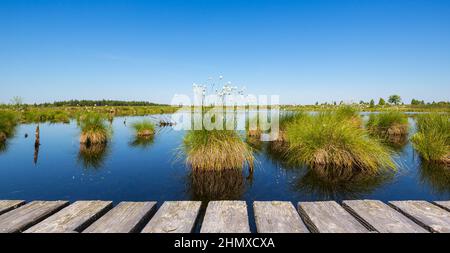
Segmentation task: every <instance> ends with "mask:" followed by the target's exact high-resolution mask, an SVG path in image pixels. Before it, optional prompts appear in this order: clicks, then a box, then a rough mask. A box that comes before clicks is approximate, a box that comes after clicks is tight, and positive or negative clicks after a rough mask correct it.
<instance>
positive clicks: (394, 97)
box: [388, 95, 402, 105]
mask: <svg viewBox="0 0 450 253" xmlns="http://www.w3.org/2000/svg"><path fill="white" fill-rule="evenodd" d="M388 102H389V103H391V104H394V105H398V104H400V103H401V102H402V98H401V97H400V96H399V95H391V96H389V99H388Z"/></svg>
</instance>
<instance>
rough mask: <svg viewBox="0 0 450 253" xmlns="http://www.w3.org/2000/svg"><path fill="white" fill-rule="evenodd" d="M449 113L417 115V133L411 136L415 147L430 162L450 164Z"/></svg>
mask: <svg viewBox="0 0 450 253" xmlns="http://www.w3.org/2000/svg"><path fill="white" fill-rule="evenodd" d="M449 119H450V117H449V115H448V114H437V113H430V114H422V115H419V116H417V133H416V134H414V136H413V137H412V138H411V140H412V143H413V145H414V148H415V149H416V150H417V151H418V152H419V154H420V155H421V157H422V158H423V159H425V161H428V162H437V163H444V164H446V165H447V167H448V166H449V165H450V122H449Z"/></svg>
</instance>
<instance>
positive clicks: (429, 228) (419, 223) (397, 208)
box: [387, 201, 439, 233]
mask: <svg viewBox="0 0 450 253" xmlns="http://www.w3.org/2000/svg"><path fill="white" fill-rule="evenodd" d="M387 204H388V206H390V207H392V208H393V209H394V210H396V211H397V212H399V213H400V214H402V215H404V216H405V217H406V218H408V219H410V220H412V221H413V222H414V223H416V224H417V225H419V226H420V227H422V228H424V229H426V230H427V231H428V232H431V233H439V232H438V231H436V230H434V229H433V228H432V227H430V226H428V225H427V224H425V223H423V222H421V221H420V220H418V219H417V218H415V217H414V216H413V215H411V214H409V213H407V212H405V211H404V210H402V209H401V208H399V207H398V206H395V205H394V204H392V203H391V201H389V202H388V203H387Z"/></svg>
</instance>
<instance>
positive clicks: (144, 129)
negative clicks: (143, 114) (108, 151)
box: [131, 120, 155, 137]
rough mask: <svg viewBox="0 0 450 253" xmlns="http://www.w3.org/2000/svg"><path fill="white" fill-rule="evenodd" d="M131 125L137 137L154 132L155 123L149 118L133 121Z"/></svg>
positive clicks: (147, 135)
mask: <svg viewBox="0 0 450 253" xmlns="http://www.w3.org/2000/svg"><path fill="white" fill-rule="evenodd" d="M131 127H132V128H133V129H134V131H135V132H136V136H138V137H150V136H153V135H154V134H155V125H154V124H153V123H152V122H151V121H149V120H142V121H139V122H134V123H133V124H132V125H131Z"/></svg>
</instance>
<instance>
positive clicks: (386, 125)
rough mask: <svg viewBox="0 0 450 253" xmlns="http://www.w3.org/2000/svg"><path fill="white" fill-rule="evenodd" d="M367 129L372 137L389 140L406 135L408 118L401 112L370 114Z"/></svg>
mask: <svg viewBox="0 0 450 253" xmlns="http://www.w3.org/2000/svg"><path fill="white" fill-rule="evenodd" d="M366 126H367V129H368V130H369V132H370V133H371V134H373V135H376V136H379V137H382V138H389V137H394V136H406V135H407V134H408V117H407V116H406V115H405V114H404V113H401V112H396V111H392V112H384V113H377V114H375V113H374V114H370V116H369V120H368V121H367V125H366Z"/></svg>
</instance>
